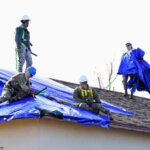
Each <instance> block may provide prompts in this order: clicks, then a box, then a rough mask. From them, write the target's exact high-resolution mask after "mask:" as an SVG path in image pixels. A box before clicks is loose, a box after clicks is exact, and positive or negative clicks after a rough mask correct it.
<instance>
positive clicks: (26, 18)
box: [21, 15, 30, 28]
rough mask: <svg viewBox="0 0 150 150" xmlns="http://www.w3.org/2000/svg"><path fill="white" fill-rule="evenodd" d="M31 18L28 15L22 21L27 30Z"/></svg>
mask: <svg viewBox="0 0 150 150" xmlns="http://www.w3.org/2000/svg"><path fill="white" fill-rule="evenodd" d="M29 21H30V18H29V17H28V16H27V15H24V16H23V17H22V19H21V22H22V23H23V25H24V26H25V27H26V28H27V27H28V26H29Z"/></svg>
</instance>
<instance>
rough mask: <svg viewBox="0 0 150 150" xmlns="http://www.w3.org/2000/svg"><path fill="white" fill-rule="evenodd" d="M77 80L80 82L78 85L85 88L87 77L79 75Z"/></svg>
mask: <svg viewBox="0 0 150 150" xmlns="http://www.w3.org/2000/svg"><path fill="white" fill-rule="evenodd" d="M79 82H80V86H81V87H83V88H86V87H87V86H88V84H87V82H88V79H87V77H86V76H85V75H81V76H80V79H79Z"/></svg>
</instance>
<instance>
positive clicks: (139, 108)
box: [53, 79, 150, 133]
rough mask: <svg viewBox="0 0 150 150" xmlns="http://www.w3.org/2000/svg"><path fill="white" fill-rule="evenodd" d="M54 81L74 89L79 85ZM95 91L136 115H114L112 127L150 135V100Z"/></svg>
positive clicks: (101, 90)
mask: <svg viewBox="0 0 150 150" xmlns="http://www.w3.org/2000/svg"><path fill="white" fill-rule="evenodd" d="M53 80H55V81H57V82H59V83H62V84H64V85H66V86H69V87H71V88H73V89H74V88H75V87H76V86H77V85H78V84H75V83H70V82H66V81H61V80H56V79H53ZM93 88H95V87H93ZM95 90H96V91H97V92H98V94H99V97H100V99H102V100H104V101H106V102H109V103H111V104H114V105H117V106H121V107H123V108H125V109H127V110H128V111H131V112H133V113H134V114H135V115H136V116H134V117H133V116H126V115H121V114H117V113H113V118H114V120H113V121H112V122H111V123H110V127H113V128H122V129H127V130H134V131H141V132H147V133H150V99H148V98H143V97H138V96H134V99H129V98H126V97H124V96H123V93H121V92H115V91H109V90H105V89H99V88H95Z"/></svg>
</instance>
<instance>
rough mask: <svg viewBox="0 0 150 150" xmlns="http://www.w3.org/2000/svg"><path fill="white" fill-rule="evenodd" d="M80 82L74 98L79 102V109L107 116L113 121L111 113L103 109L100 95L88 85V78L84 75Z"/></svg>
mask: <svg viewBox="0 0 150 150" xmlns="http://www.w3.org/2000/svg"><path fill="white" fill-rule="evenodd" d="M79 82H80V86H78V87H76V88H75V90H74V92H73V98H74V99H75V100H76V101H77V102H78V107H79V108H83V109H86V110H89V111H92V112H94V113H96V114H99V115H101V114H102V113H104V114H107V115H109V116H110V119H111V120H112V115H111V113H110V111H109V110H107V109H105V108H104V107H102V105H101V101H100V99H99V96H98V94H97V93H96V91H95V90H94V89H93V88H92V87H90V86H89V85H88V83H87V82H88V80H87V77H86V76H85V75H82V76H81V77H80V79H79Z"/></svg>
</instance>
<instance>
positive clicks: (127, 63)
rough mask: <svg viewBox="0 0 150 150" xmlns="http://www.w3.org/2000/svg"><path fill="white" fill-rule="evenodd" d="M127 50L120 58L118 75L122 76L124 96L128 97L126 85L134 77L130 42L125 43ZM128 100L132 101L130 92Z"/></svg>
mask: <svg viewBox="0 0 150 150" xmlns="http://www.w3.org/2000/svg"><path fill="white" fill-rule="evenodd" d="M125 46H126V48H127V52H125V53H124V54H123V55H122V57H121V63H120V66H119V70H118V74H122V78H123V80H122V83H123V87H124V96H125V97H128V88H127V83H128V81H129V80H130V79H131V78H133V76H134V69H135V67H133V65H134V63H133V62H134V61H133V60H132V58H131V53H132V50H133V46H132V44H131V43H130V42H127V43H126V44H125ZM132 70H133V71H132ZM130 98H131V99H133V93H132V92H131V95H130Z"/></svg>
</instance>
